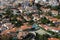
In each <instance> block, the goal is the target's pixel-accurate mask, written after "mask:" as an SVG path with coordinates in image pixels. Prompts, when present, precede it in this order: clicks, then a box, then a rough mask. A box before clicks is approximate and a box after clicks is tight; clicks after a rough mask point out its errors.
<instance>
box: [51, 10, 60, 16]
mask: <svg viewBox="0 0 60 40" xmlns="http://www.w3.org/2000/svg"><path fill="white" fill-rule="evenodd" d="M51 13H52V15H53V16H57V15H58V14H59V12H58V11H57V10H51Z"/></svg>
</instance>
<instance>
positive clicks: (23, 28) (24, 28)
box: [21, 26, 32, 30]
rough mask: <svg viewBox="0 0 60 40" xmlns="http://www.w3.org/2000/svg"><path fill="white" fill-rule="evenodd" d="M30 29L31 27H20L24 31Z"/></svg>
mask: <svg viewBox="0 0 60 40" xmlns="http://www.w3.org/2000/svg"><path fill="white" fill-rule="evenodd" d="M30 28H32V27H31V26H30V27H28V26H21V29H22V30H26V29H30Z"/></svg>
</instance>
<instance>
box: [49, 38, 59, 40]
mask: <svg viewBox="0 0 60 40" xmlns="http://www.w3.org/2000/svg"><path fill="white" fill-rule="evenodd" d="M48 40H59V39H58V38H48Z"/></svg>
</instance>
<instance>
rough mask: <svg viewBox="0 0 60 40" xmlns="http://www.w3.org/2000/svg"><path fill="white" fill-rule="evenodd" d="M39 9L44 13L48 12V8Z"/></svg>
mask: <svg viewBox="0 0 60 40" xmlns="http://www.w3.org/2000/svg"><path fill="white" fill-rule="evenodd" d="M40 9H41V10H42V11H43V12H45V13H46V12H49V11H50V8H46V7H41V8H40Z"/></svg>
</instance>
